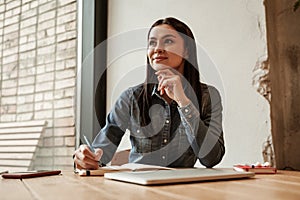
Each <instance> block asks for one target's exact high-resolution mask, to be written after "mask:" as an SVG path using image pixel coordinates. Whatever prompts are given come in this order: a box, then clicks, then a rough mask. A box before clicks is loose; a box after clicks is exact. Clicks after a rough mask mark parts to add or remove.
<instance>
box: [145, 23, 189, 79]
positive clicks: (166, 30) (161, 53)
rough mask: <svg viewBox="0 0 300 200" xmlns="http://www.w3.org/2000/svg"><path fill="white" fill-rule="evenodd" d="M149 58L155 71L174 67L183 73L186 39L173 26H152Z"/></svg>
mask: <svg viewBox="0 0 300 200" xmlns="http://www.w3.org/2000/svg"><path fill="white" fill-rule="evenodd" d="M147 54H148V59H149V62H150V65H151V66H152V68H153V69H154V70H155V71H158V70H161V69H166V68H170V67H171V68H173V69H176V70H178V71H179V72H181V73H183V68H184V62H183V58H184V57H186V56H187V52H186V49H185V47H184V40H183V38H182V37H181V35H180V34H179V33H178V32H177V31H176V30H175V29H174V28H173V27H171V26H169V25H167V24H162V25H159V26H156V27H154V28H152V30H151V31H150V33H149V38H148V53H147Z"/></svg>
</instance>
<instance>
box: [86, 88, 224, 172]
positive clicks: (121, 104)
mask: <svg viewBox="0 0 300 200" xmlns="http://www.w3.org/2000/svg"><path fill="white" fill-rule="evenodd" d="M142 87H143V85H142V84H140V85H137V86H135V87H131V88H129V89H127V90H126V91H124V92H123V93H122V94H121V96H120V97H119V98H118V100H117V101H116V103H115V105H114V107H113V108H112V110H111V112H110V113H109V115H108V117H107V120H106V125H105V127H103V128H102V129H101V131H100V132H99V134H98V135H97V136H96V138H95V139H94V141H93V144H92V145H93V147H95V148H101V149H103V152H104V154H103V156H102V158H101V159H102V162H103V163H105V164H107V163H109V162H110V161H111V159H112V157H113V155H114V153H115V151H116V149H117V147H118V145H119V144H120V141H121V139H122V137H123V135H124V133H125V131H126V130H127V129H128V130H129V131H130V141H131V146H132V148H131V151H130V155H129V162H137V163H143V164H153V165H160V166H169V167H193V166H194V164H195V162H196V160H197V159H199V160H200V163H201V164H203V165H204V166H206V167H213V166H214V165H216V164H218V163H219V162H220V161H221V159H222V157H223V155H224V153H225V147H224V139H223V129H222V104H221V98H220V95H219V92H218V91H217V90H216V89H215V88H214V87H212V86H207V85H205V84H201V89H202V105H201V106H199V107H200V109H199V110H201V111H200V112H199V110H198V109H197V108H196V106H195V105H194V103H193V102H192V101H191V103H190V104H189V105H187V106H185V107H179V106H178V105H177V103H176V102H175V101H172V102H171V103H170V104H168V103H167V102H166V101H165V100H164V99H163V98H162V97H161V96H160V95H159V93H158V92H157V91H156V88H154V90H153V92H152V95H151V98H152V99H151V102H152V105H151V106H150V109H149V116H150V118H151V123H150V124H148V125H147V126H143V127H142V126H140V113H139V109H138V102H137V98H138V96H139V94H140V91H141V90H142ZM200 115H201V118H200Z"/></svg>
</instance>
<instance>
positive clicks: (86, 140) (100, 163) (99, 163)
mask: <svg viewBox="0 0 300 200" xmlns="http://www.w3.org/2000/svg"><path fill="white" fill-rule="evenodd" d="M83 138H84V141H85V143H86V144H87V145H88V147H89V148H90V150H91V151H92V152H93V153H95V149H94V147H93V146H92V145H91V143H90V141H89V140H88V139H87V137H86V136H85V135H83ZM98 165H99V167H102V166H103V164H102V162H101V159H100V160H99V161H98Z"/></svg>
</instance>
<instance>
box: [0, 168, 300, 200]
mask: <svg viewBox="0 0 300 200" xmlns="http://www.w3.org/2000/svg"><path fill="white" fill-rule="evenodd" d="M0 199H1V200H7V199H8V200H11V199H18V200H19V199H22V200H26V199H49V200H59V199H63V200H67V199H72V200H77V199H85V200H92V199H101V200H104V199H109V200H111V199H117V200H122V199H130V200H132V199H138V200H141V199H142V200H144V199H151V200H154V199H159V200H164V199H178V200H189V199H197V200H198V199H218V200H220V199H234V200H235V199H238V200H241V199H249V200H257V199H264V200H269V199H280V200H293V199H295V200H299V199H300V172H295V171H279V172H278V173H277V174H276V175H255V177H254V178H249V179H240V180H229V181H214V182H197V183H187V184H174V185H162V186H140V185H135V184H129V183H123V182H118V181H113V180H107V179H104V178H103V177H80V176H78V175H75V174H74V173H73V172H71V171H64V172H63V173H62V175H58V176H47V177H39V178H31V179H23V180H19V179H3V178H0Z"/></svg>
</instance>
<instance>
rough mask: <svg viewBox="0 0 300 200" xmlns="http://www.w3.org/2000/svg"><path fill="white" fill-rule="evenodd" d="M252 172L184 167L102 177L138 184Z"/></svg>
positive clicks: (231, 176)
mask: <svg viewBox="0 0 300 200" xmlns="http://www.w3.org/2000/svg"><path fill="white" fill-rule="evenodd" d="M253 176H254V173H253V172H242V171H235V170H233V169H232V168H185V169H172V170H154V171H130V172H113V173H105V174H104V178H106V179H112V180H117V181H123V182H129V183H135V184H140V185H159V184H168V183H186V182H196V181H216V180H228V179H240V178H250V177H253Z"/></svg>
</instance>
